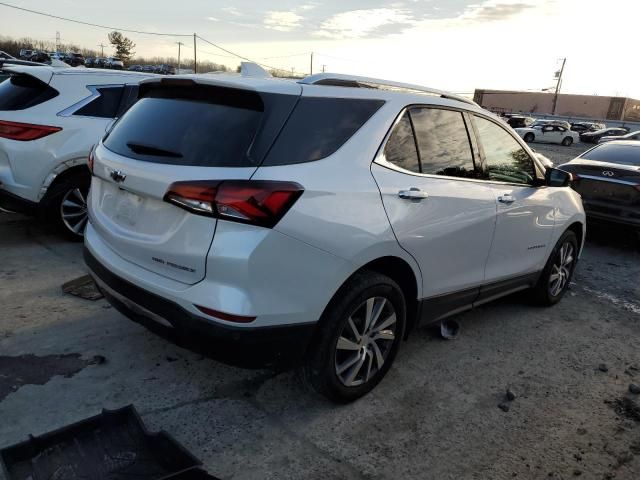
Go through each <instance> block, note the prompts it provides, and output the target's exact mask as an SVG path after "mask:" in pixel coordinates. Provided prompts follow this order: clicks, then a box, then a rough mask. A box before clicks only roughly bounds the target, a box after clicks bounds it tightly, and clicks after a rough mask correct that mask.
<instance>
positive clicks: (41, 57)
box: [29, 52, 51, 65]
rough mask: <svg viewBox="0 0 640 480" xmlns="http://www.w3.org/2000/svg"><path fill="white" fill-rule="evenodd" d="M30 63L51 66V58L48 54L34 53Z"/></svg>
mask: <svg viewBox="0 0 640 480" xmlns="http://www.w3.org/2000/svg"><path fill="white" fill-rule="evenodd" d="M29 61H31V62H37V63H46V64H49V65H51V57H50V56H49V54H48V53H46V52H34V53H33V54H32V55H31V57H30V58H29Z"/></svg>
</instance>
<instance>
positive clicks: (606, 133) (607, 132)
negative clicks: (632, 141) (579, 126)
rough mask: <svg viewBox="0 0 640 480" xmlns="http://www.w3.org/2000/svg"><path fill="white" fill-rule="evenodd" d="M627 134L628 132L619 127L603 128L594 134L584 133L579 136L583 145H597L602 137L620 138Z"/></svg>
mask: <svg viewBox="0 0 640 480" xmlns="http://www.w3.org/2000/svg"><path fill="white" fill-rule="evenodd" d="M627 133H629V130H628V129H626V128H621V127H612V128H603V129H602V130H597V131H595V132H585V133H581V134H580V140H581V141H583V142H585V143H598V141H599V140H600V139H601V138H602V137H621V136H622V135H626V134H627Z"/></svg>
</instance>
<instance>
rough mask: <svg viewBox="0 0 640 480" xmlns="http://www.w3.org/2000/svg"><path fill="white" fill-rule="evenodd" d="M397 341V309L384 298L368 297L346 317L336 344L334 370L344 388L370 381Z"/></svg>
mask: <svg viewBox="0 0 640 480" xmlns="http://www.w3.org/2000/svg"><path fill="white" fill-rule="evenodd" d="M395 340H396V311H395V309H394V307H393V305H392V303H391V302H390V301H389V300H387V299H386V298H384V297H371V298H369V299H367V300H366V301H365V302H363V303H362V304H360V306H358V307H357V308H356V309H355V310H354V311H353V312H352V313H351V315H350V316H349V318H348V320H347V322H346V324H345V326H344V328H343V330H342V332H341V333H340V336H339V337H338V341H337V344H336V353H335V372H336V375H337V376H338V378H339V379H340V382H342V384H343V385H345V386H347V387H356V386H358V385H362V384H365V383H367V382H368V381H369V380H371V379H372V378H373V377H375V375H376V374H377V373H378V372H379V371H380V370H381V369H382V367H383V365H384V364H385V362H386V360H387V357H388V356H389V353H390V352H391V348H392V346H393V344H394V342H395Z"/></svg>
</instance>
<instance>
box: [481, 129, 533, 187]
mask: <svg viewBox="0 0 640 480" xmlns="http://www.w3.org/2000/svg"><path fill="white" fill-rule="evenodd" d="M475 122H476V127H477V129H478V137H479V140H480V144H481V146H482V149H483V151H484V155H485V166H486V168H485V170H486V172H485V174H484V178H485V179H487V180H495V181H499V182H508V183H526V184H532V183H533V180H534V178H535V176H536V175H535V170H534V167H533V161H532V160H531V157H530V156H529V154H528V153H527V152H526V151H525V150H524V148H522V147H521V146H520V144H519V143H518V142H517V141H516V140H515V139H514V138H513V137H512V136H511V135H510V134H509V133H508V132H507V131H506V130H505V129H504V128H502V127H500V126H499V125H497V124H495V123H493V122H491V121H489V120H486V119H484V118H481V117H475Z"/></svg>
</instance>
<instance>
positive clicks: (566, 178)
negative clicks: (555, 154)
mask: <svg viewBox="0 0 640 480" xmlns="http://www.w3.org/2000/svg"><path fill="white" fill-rule="evenodd" d="M572 180H573V176H572V175H571V174H570V173H569V172H565V171H564V170H559V169H557V168H547V170H546V171H545V173H544V181H545V184H546V185H547V186H548V187H567V186H569V184H570V183H571V181H572Z"/></svg>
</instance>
